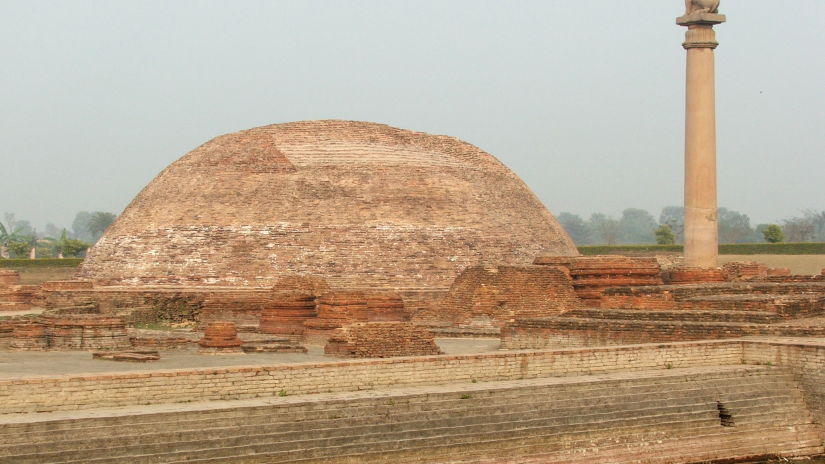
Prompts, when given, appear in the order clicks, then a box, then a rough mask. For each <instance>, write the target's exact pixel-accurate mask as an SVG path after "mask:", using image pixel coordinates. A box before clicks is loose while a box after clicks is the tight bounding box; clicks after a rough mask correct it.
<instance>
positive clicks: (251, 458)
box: [101, 421, 765, 464]
mask: <svg viewBox="0 0 825 464" xmlns="http://www.w3.org/2000/svg"><path fill="white" fill-rule="evenodd" d="M600 425H601V427H598V428H593V429H589V430H571V429H570V428H568V429H567V430H564V431H563V432H558V430H544V431H542V430H536V429H532V430H521V431H513V432H510V433H509V434H505V433H496V434H473V435H465V436H463V437H458V438H459V440H450V438H451V437H440V438H438V439H432V438H421V439H419V438H411V439H408V440H398V441H388V442H383V443H370V444H348V445H342V446H338V447H335V448H334V449H333V450H328V449H327V450H321V449H309V448H308V449H303V450H298V451H295V452H287V453H271V452H265V451H264V449H263V448H260V447H259V448H257V451H256V454H243V450H242V449H236V450H235V451H236V452H237V453H235V454H233V452H232V451H229V452H227V450H225V449H222V450H214V451H216V452H217V453H216V454H220V455H213V456H210V457H208V458H200V459H199V458H196V457H195V456H191V455H190V456H187V458H186V460H174V461H170V462H174V463H182V462H191V463H202V464H206V463H210V464H211V463H219V462H243V463H245V464H256V463H258V464H264V463H276V462H277V463H321V462H323V463H333V462H334V463H343V462H352V463H359V462H370V463H373V462H388V463H389V462H392V463H395V462H432V463H442V462H445V461H446V460H447V459H444V458H450V457H452V456H454V455H455V454H458V453H461V452H462V451H463V452H465V453H467V452H472V453H475V454H476V455H477V453H478V452H479V450H480V449H484V448H485V447H486V448H488V449H492V450H498V449H500V448H501V447H502V446H505V445H507V444H513V443H517V444H521V445H522V446H523V445H524V444H525V443H530V444H532V445H533V446H542V447H544V448H547V447H553V446H555V447H560V448H562V449H576V448H581V449H587V448H591V447H593V441H594V440H595V439H596V438H594V437H600V439H601V440H602V441H603V442H605V443H615V442H616V441H621V440H622V439H625V440H627V441H629V442H632V441H638V440H640V438H639V437H640V436H651V435H654V434H652V433H651V432H650V430H651V426H650V425H649V424H642V425H641V426H639V425H636V426H632V427H617V426H615V425H614V424H612V423H604V424H600ZM663 425H665V426H667V425H670V426H672V427H674V430H675V431H676V432H675V433H671V435H673V436H676V437H689V436H691V435H697V434H698V435H707V436H711V435H713V434H714V432H715V434H717V435H718V434H719V429H720V428H721V426H719V425H718V424H716V425H713V426H704V427H703V426H702V425H701V424H695V423H691V422H689V421H688V422H685V421H679V422H675V423H672V424H663ZM764 430H765V428H764V427H762V426H760V427H758V428H753V429H751V432H750V433H755V434H761V433H762V432H763V431H764ZM743 433H744V432H743ZM667 436H668V435H667V433H664V434H663V433H659V434H658V439H661V438H663V437H665V438H666V437H667ZM582 437H586V438H584V439H582ZM763 443H764V440H763ZM537 444H538V445H537ZM232 456H238V457H240V456H244V457H243V458H242V459H238V460H232ZM510 456H512V454H510ZM381 457H383V458H381ZM434 457H435V458H436V459H433V458H434ZM236 459H237V458H236ZM104 462H105V461H104ZM111 462H112V463H113V462H115V461H111ZM138 462H142V461H138ZM517 462H518V461H517ZM562 462H563V461H562ZM101 464H102V463H101Z"/></svg>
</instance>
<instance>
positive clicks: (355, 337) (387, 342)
mask: <svg viewBox="0 0 825 464" xmlns="http://www.w3.org/2000/svg"><path fill="white" fill-rule="evenodd" d="M324 353H326V354H327V355H330V356H336V357H341V358H391V357H397V356H422V355H432V354H442V351H441V350H440V349H439V348H438V345H436V344H435V338H434V337H433V334H432V333H430V331H429V330H427V329H426V328H425V327H420V326H416V325H413V324H411V323H409V322H359V323H355V324H349V325H345V326H344V327H341V328H340V329H335V331H334V332H333V333H332V335H331V336H330V338H329V340H328V341H327V344H326V346H325V347H324Z"/></svg>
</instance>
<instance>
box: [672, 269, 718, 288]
mask: <svg viewBox="0 0 825 464" xmlns="http://www.w3.org/2000/svg"><path fill="white" fill-rule="evenodd" d="M668 275H669V279H668V281H669V283H671V284H673V285H682V284H700V283H712V282H726V281H727V280H728V274H727V272H726V271H725V270H724V269H722V268H705V267H674V268H671V269H670V272H669V273H668Z"/></svg>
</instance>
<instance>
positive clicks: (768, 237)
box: [762, 224, 785, 243]
mask: <svg viewBox="0 0 825 464" xmlns="http://www.w3.org/2000/svg"><path fill="white" fill-rule="evenodd" d="M762 236H764V237H765V241H766V242H768V243H779V242H782V241H784V240H785V234H784V233H782V228H781V227H779V226H778V225H776V224H769V225H768V226H767V227H765V228H764V229H762Z"/></svg>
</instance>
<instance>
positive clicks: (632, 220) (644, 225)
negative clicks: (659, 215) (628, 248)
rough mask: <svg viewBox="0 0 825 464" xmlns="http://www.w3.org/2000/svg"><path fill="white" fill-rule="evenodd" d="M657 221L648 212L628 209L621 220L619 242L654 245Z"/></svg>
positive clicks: (623, 212)
mask: <svg viewBox="0 0 825 464" xmlns="http://www.w3.org/2000/svg"><path fill="white" fill-rule="evenodd" d="M654 229H656V220H655V219H653V216H651V215H650V213H648V212H647V211H645V210H643V209H639V208H627V209H626V210H624V211H622V218H621V219H619V242H620V243H630V244H646V243H653V240H654V237H653V231H654Z"/></svg>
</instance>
